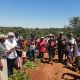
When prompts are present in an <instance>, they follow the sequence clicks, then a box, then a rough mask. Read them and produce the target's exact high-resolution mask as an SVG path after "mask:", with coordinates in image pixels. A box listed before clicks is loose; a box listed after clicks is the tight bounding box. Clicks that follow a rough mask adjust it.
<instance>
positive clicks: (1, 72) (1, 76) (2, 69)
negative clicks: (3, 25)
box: [0, 34, 8, 80]
mask: <svg viewBox="0 0 80 80" xmlns="http://www.w3.org/2000/svg"><path fill="white" fill-rule="evenodd" d="M4 41H5V35H3V34H0V80H8V73H7V59H6V48H5V46H4V44H3V43H4Z"/></svg>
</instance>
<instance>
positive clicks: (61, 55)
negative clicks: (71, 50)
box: [58, 49, 64, 62]
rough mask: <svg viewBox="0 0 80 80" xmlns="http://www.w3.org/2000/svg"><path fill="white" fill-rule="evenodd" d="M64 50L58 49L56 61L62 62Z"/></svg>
mask: <svg viewBox="0 0 80 80" xmlns="http://www.w3.org/2000/svg"><path fill="white" fill-rule="evenodd" d="M63 54H64V49H58V59H59V61H60V62H62V61H63Z"/></svg>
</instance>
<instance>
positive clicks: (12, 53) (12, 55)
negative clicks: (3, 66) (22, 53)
mask: <svg viewBox="0 0 80 80" xmlns="http://www.w3.org/2000/svg"><path fill="white" fill-rule="evenodd" d="M4 45H5V47H6V50H7V66H8V76H11V75H12V74H13V68H16V64H15V61H16V58H17V52H16V48H17V42H16V40H15V38H14V33H13V32H9V33H8V38H7V39H6V40H5V42H4Z"/></svg>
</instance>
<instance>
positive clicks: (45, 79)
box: [28, 53, 80, 80]
mask: <svg viewBox="0 0 80 80" xmlns="http://www.w3.org/2000/svg"><path fill="white" fill-rule="evenodd" d="M44 57H45V58H48V54H47V53H45V56H44ZM57 59H58V57H57V55H56V56H55V58H54V62H53V65H52V64H49V63H42V62H41V63H40V64H39V66H38V68H37V69H30V70H28V72H29V74H30V80H80V74H79V73H78V72H76V71H75V69H73V68H71V69H70V68H68V67H66V65H65V64H62V63H59V62H58V61H57Z"/></svg>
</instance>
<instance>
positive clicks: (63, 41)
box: [57, 32, 66, 62]
mask: <svg viewBox="0 0 80 80" xmlns="http://www.w3.org/2000/svg"><path fill="white" fill-rule="evenodd" d="M57 41H58V44H57V48H58V59H59V62H62V61H63V54H64V53H65V51H66V39H65V38H64V36H63V32H60V34H59V37H58V39H57Z"/></svg>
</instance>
